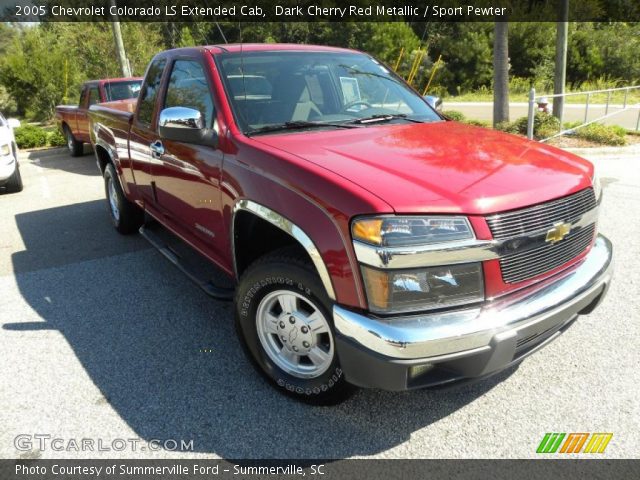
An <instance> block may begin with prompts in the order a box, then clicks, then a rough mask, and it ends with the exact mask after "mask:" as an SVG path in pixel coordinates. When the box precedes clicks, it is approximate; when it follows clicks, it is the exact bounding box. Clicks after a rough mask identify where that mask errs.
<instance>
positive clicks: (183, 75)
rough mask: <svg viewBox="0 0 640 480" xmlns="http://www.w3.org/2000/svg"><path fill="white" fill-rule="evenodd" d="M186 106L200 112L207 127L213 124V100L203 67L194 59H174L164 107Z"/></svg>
mask: <svg viewBox="0 0 640 480" xmlns="http://www.w3.org/2000/svg"><path fill="white" fill-rule="evenodd" d="M170 107H187V108H193V109H195V110H198V111H200V113H202V115H203V117H204V120H205V125H206V126H207V128H211V127H212V126H213V123H212V122H213V100H212V98H211V92H210V91H209V84H208V83H207V78H206V77H205V73H204V68H203V67H202V65H201V64H200V62H198V61H195V60H176V62H175V63H174V64H173V69H172V70H171V77H170V78H169V86H168V87H167V96H166V97H165V101H164V108H170Z"/></svg>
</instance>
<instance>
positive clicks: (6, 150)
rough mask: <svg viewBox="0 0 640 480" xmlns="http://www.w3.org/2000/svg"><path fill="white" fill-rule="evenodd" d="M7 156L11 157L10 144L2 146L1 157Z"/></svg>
mask: <svg viewBox="0 0 640 480" xmlns="http://www.w3.org/2000/svg"><path fill="white" fill-rule="evenodd" d="M7 155H11V147H10V146H9V144H7V145H0V157H5V156H7Z"/></svg>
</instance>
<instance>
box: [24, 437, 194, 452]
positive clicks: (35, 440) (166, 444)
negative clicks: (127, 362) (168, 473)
mask: <svg viewBox="0 0 640 480" xmlns="http://www.w3.org/2000/svg"><path fill="white" fill-rule="evenodd" d="M13 445H14V447H15V448H16V450H18V451H21V452H28V451H32V450H40V451H41V452H44V451H46V450H53V451H54V452H62V451H64V452H123V451H125V450H127V451H132V452H148V451H151V452H157V451H158V450H169V451H172V452H173V451H179V452H192V451H193V440H189V441H186V440H174V439H172V438H168V439H165V440H157V439H152V440H143V439H141V438H113V439H110V440H105V439H102V438H60V437H53V436H51V435H48V434H43V433H34V434H21V435H18V436H16V437H15V438H14V439H13Z"/></svg>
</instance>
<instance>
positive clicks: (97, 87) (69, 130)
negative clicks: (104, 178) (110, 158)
mask: <svg viewBox="0 0 640 480" xmlns="http://www.w3.org/2000/svg"><path fill="white" fill-rule="evenodd" d="M141 84H142V78H106V79H103V80H91V81H89V82H85V83H83V84H82V89H81V90H80V101H79V102H78V105H58V106H57V107H56V117H55V118H56V123H57V124H58V127H59V128H60V131H61V132H62V134H63V135H64V136H65V138H66V139H67V147H68V148H69V152H70V153H71V155H72V156H74V157H77V156H80V155H82V153H83V145H84V144H85V143H89V116H88V111H89V107H91V105H95V104H96V103H102V102H111V101H116V100H124V99H127V98H135V97H136V96H137V95H138V93H139V92H140V85H141Z"/></svg>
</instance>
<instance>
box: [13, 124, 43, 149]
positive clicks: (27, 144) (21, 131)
mask: <svg viewBox="0 0 640 480" xmlns="http://www.w3.org/2000/svg"><path fill="white" fill-rule="evenodd" d="M14 134H15V137H16V143H17V144H18V148H38V147H46V146H47V139H48V137H49V136H48V134H47V131H46V130H45V129H43V128H41V127H37V126H35V125H22V126H20V127H18V128H16V129H15V130H14Z"/></svg>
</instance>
